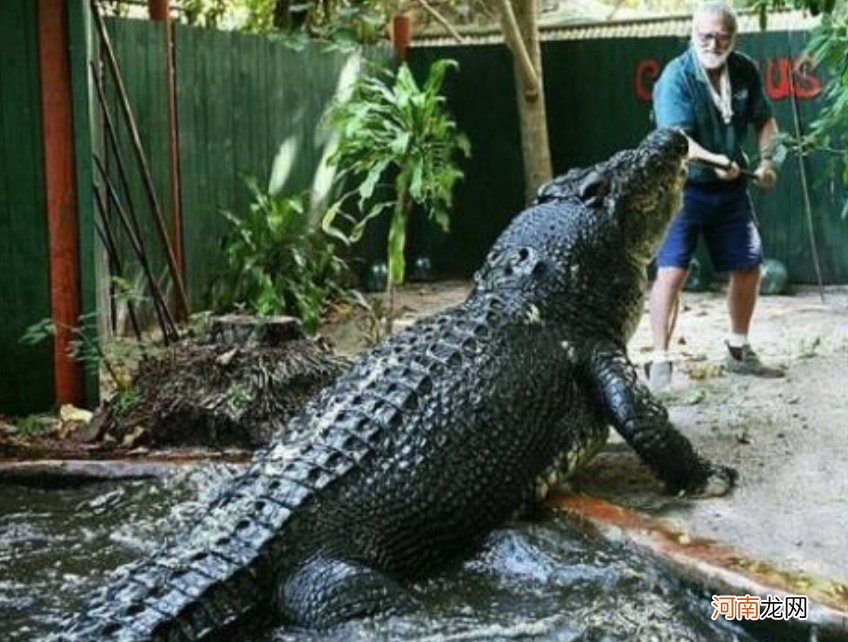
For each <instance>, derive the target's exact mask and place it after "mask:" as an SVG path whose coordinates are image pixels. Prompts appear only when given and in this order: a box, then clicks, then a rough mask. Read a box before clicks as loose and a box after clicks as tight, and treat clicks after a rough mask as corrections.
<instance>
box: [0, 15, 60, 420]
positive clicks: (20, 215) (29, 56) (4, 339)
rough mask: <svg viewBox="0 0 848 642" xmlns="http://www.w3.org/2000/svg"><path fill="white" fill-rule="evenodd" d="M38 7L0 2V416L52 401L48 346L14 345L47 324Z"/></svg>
mask: <svg viewBox="0 0 848 642" xmlns="http://www.w3.org/2000/svg"><path fill="white" fill-rule="evenodd" d="M36 9H37V3H35V2H32V0H3V1H2V2H0V413H10V414H25V413H28V412H31V411H33V410H43V409H44V408H47V407H49V406H50V405H51V404H52V400H53V350H52V344H51V343H50V342H45V343H42V344H40V345H38V346H35V347H33V346H25V345H21V344H20V343H19V342H18V339H19V338H20V337H21V335H23V333H24V331H25V330H26V328H27V327H28V326H29V325H31V324H32V323H34V322H36V321H39V320H40V319H43V318H45V317H49V316H50V290H49V288H50V281H49V257H48V240H47V219H46V216H45V200H44V199H45V194H44V157H43V152H42V139H41V131H42V130H41V108H40V105H41V95H40V87H39V71H38V38H37V10H36Z"/></svg>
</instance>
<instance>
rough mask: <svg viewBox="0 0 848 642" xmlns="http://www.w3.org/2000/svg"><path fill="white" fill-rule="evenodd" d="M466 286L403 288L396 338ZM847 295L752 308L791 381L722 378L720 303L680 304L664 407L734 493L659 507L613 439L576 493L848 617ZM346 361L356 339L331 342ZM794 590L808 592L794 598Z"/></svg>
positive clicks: (643, 339)
mask: <svg viewBox="0 0 848 642" xmlns="http://www.w3.org/2000/svg"><path fill="white" fill-rule="evenodd" d="M468 288H469V285H468V284H467V283H464V282H443V283H438V284H431V285H423V286H411V287H407V288H406V289H405V290H403V291H402V292H401V293H400V295H399V299H398V304H399V306H400V309H401V310H402V315H401V318H400V321H399V325H401V326H402V325H405V324H408V323H411V322H413V321H414V320H415V319H417V318H419V317H421V316H425V315H428V314H431V313H433V312H435V311H438V310H440V309H442V308H443V307H446V306H448V305H451V304H454V303H457V302H459V301H461V300H462V299H463V297H464V296H465V295H466V293H467V291H468ZM846 317H848V288H845V287H829V288H826V291H825V302H824V303H822V302H821V300H820V298H819V293H818V290H817V289H816V288H796V290H795V292H794V293H793V294H792V295H790V296H768V297H761V298H760V301H759V304H758V308H757V312H756V316H755V319H754V323H753V328H752V333H751V340H752V344H753V345H754V347H755V348H756V349H757V351H758V352H759V353H760V355H761V357H762V358H763V360H764V361H767V362H770V363H778V364H782V365H784V366H785V368H786V377H785V378H783V379H777V380H762V379H757V378H751V377H741V376H738V375H730V374H728V373H726V372H725V371H724V369H723V368H722V366H721V362H722V359H723V357H724V345H723V339H724V334H725V332H726V311H725V303H724V295H723V293H721V292H710V293H697V294H695V293H685V294H684V298H683V302H682V306H681V312H680V316H679V320H678V323H677V330H676V332H675V337H674V353H675V357H676V362H675V376H674V380H673V386H672V390H671V392H670V393H669V394H667V395H664V399H663V400H664V402H665V403H666V405H667V407H668V409H669V412H670V416H671V418H672V420H673V421H674V423H675V424H676V425H677V427H678V428H679V429H680V430H681V431H682V432H683V433H684V434H686V435H687V436H688V437H689V438H690V439H691V440H692V441H693V443H694V444H695V446H696V447H697V448H698V449H699V450H700V451H701V452H702V453H703V454H704V455H705V456H707V457H708V458H710V459H712V460H715V461H718V462H723V463H726V464H730V465H732V466H734V467H735V468H736V469H737V470H738V471H739V475H740V481H739V485H738V488H737V489H736V490H735V491H734V492H733V494H732V495H730V496H728V497H725V498H718V499H709V500H698V501H691V500H681V499H678V498H673V497H669V496H668V495H664V494H662V492H661V490H660V487H659V485H658V484H656V482H654V480H653V479H652V478H651V477H650V476H649V475H648V474H646V472H645V469H644V468H643V467H642V466H641V465H640V464H639V462H638V460H637V459H636V457H635V455H634V454H633V452H632V451H631V450H630V449H629V448H628V447H627V446H626V445H625V444H624V443H623V442H622V441H621V440H620V439H619V438H617V437H616V436H614V438H613V439H612V441H611V443H610V444H609V445H608V447H607V449H606V450H605V451H604V452H603V453H601V455H599V456H598V457H597V458H596V459H595V460H594V461H593V462H592V463H591V464H590V465H589V466H588V468H587V469H585V470H584V471H583V472H582V473H581V474H580V475H578V476H577V478H576V479H575V480H574V481H573V483H572V486H573V488H575V489H576V490H578V491H580V492H582V493H587V494H589V495H592V496H595V497H601V498H606V499H608V500H610V501H611V502H613V503H614V504H616V505H620V506H628V507H632V508H635V509H638V511H639V512H640V513H642V514H648V515H650V516H653V517H656V518H659V519H660V520H661V521H662V522H663V523H667V524H671V525H673V526H674V527H675V528H678V529H680V530H681V531H682V532H686V533H689V534H691V536H692V537H693V538H694V537H698V538H708V539H709V540H715V541H718V542H721V543H723V544H726V545H728V546H729V547H730V548H731V549H732V550H735V551H739V553H740V555H741V556H744V557H745V558H746V559H751V560H756V561H757V564H759V563H760V562H762V563H763V564H768V565H772V566H774V567H776V568H779V569H781V571H785V572H786V573H787V574H792V575H793V576H796V577H798V576H800V577H803V578H806V579H805V580H804V581H805V582H812V583H817V584H820V585H822V586H825V590H826V591H830V592H832V593H833V594H834V595H835V596H836V597H837V598H838V599H836V601H835V603H836V604H843V603H848V600H846V597H848V596H847V595H846V593H845V592H846V590H848V589H846V585H848V470H846V467H847V466H848V395H846V394H845V383H844V382H845V381H846V379H848V322H847V321H848V319H846ZM327 333H328V334H329V336H330V338H331V340H333V341H335V342H336V346H337V349H340V350H341V351H342V352H355V351H356V350H357V349H358V348H359V347H360V345H358V344H357V343H356V336H357V333H356V332H355V331H354V330H353V329H352V328H350V327H345V326H344V324H342V325H339V326H337V327H335V328H332V329H328V330H327ZM650 350H651V341H650V334H649V328H648V324H647V315H645V317H644V318H643V320H642V323H641V325H640V327H639V329H638V331H637V333H636V335H635V336H634V338H633V340H632V342H631V344H630V355H631V358H632V359H633V361H634V362H636V363H637V364H640V365H641V364H642V363H644V362H645V361H647V360H648V359H649V358H650ZM802 586H803V584H802Z"/></svg>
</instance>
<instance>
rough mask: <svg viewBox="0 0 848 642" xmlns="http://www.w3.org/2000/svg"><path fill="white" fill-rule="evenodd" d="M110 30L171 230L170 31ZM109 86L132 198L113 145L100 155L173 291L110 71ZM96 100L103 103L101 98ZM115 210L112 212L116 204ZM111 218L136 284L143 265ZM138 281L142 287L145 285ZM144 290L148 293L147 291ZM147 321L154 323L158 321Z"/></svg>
mask: <svg viewBox="0 0 848 642" xmlns="http://www.w3.org/2000/svg"><path fill="white" fill-rule="evenodd" d="M106 28H107V29H108V31H109V38H110V41H111V43H112V46H113V48H114V50H115V57H116V58H117V60H118V65H119V66H120V69H121V76H122V78H123V82H124V86H125V88H126V91H127V95H128V97H129V101H130V105H131V106H132V111H133V115H134V117H135V120H136V126H137V127H138V131H139V137H140V138H141V141H142V146H143V148H144V151H145V154H146V156H147V159H148V165H149V167H150V173H151V177H152V179H153V184H154V186H155V190H156V196H157V201H158V203H159V208H160V211H161V213H162V217H163V220H164V222H165V226H166V229H167V230H169V231H170V229H171V224H172V220H173V207H172V203H171V179H170V161H169V158H170V156H169V155H170V147H169V142H168V140H169V139H168V95H167V82H166V80H167V70H166V62H167V59H166V44H165V37H166V34H165V28H164V26H163V25H162V24H161V23H157V22H150V21H148V20H126V19H118V18H108V19H106ZM104 68H105V66H104ZM104 84H105V87H106V90H107V91H106V94H107V96H108V105H109V112H110V114H111V119H112V121H113V123H115V129H116V133H117V137H118V141H119V145H118V147H119V150H120V151H119V154H120V157H121V159H122V161H123V163H124V165H125V167H126V168H127V174H128V178H129V185H130V189H129V194H126V193H125V191H124V189H123V188H122V184H121V181H120V179H119V172H118V165H117V158H116V157H115V154H114V153H113V150H112V148H111V146H106V147H105V149H104V150H101V151H100V155H101V158H103V159H104V160H105V162H106V164H107V166H108V168H109V175H110V181H111V183H112V184H113V185H114V186H115V188H116V189H117V191H118V192H119V194H120V198H121V200H122V203H123V205H124V207H125V208H126V209H128V208H129V206H130V204H131V205H132V207H133V208H134V210H135V211H136V216H137V220H138V223H139V227H140V228H141V231H142V238H143V239H144V243H145V249H146V254H147V257H148V259H149V261H150V264H151V267H152V271H153V274H154V275H155V276H156V279H157V281H158V282H159V284H160V285H161V286H162V287H167V286H168V284H169V283H170V279H169V278H168V268H167V265H168V264H167V260H166V255H165V252H164V250H163V248H162V245H161V243H160V242H159V237H158V236H157V234H156V228H155V223H154V220H155V219H154V216H153V208H152V206H151V205H150V199H149V198H148V196H147V191H146V190H145V187H144V182H143V180H142V173H141V171H140V169H139V167H138V164H137V162H136V157H135V152H134V151H133V147H132V143H131V141H132V139H131V135H130V131H129V128H128V127H127V124H126V120H125V118H124V116H123V113H122V112H121V108H120V106H119V102H118V92H117V90H116V88H115V83H114V82H113V80H112V78H111V76H110V75H109V73H108V72H105V73H104ZM95 96H96V94H95ZM95 100H97V99H96V98H95ZM96 107H97V110H99V109H100V104H99V102H98V103H97V105H96ZM98 114H99V112H98ZM98 139H102V141H105V140H106V133H105V131H104V132H101V133H100V134H98ZM101 144H104V143H101ZM110 209H112V208H111V206H110ZM111 215H112V219H113V221H114V223H113V225H114V228H113V229H120V230H121V231H120V232H118V233H116V237H117V239H118V243H119V246H120V252H121V256H122V263H123V265H122V267H123V268H124V276H125V277H126V278H129V279H130V280H138V279H140V278H141V266H140V264H139V262H138V260H137V258H136V255H135V253H134V252H133V251H132V248H131V246H130V244H129V241H128V240H127V236H126V235H125V234H124V233H123V230H122V228H121V227H120V223H119V221H118V215H117V213H116V212H115V211H114V209H112V214H111ZM98 217H99V215H98ZM138 282H139V283H140V281H138ZM143 291H144V292H146V290H143ZM141 308H142V310H143V311H144V314H146V315H149V314H152V307H150V306H147V305H142V306H141ZM146 320H148V321H152V318H147V319H146Z"/></svg>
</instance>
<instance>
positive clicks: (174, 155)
mask: <svg viewBox="0 0 848 642" xmlns="http://www.w3.org/2000/svg"><path fill="white" fill-rule="evenodd" d="M147 6H148V10H149V11H150V19H151V20H154V21H156V22H163V23H165V34H166V35H165V48H166V49H167V61H166V65H165V69H166V70H167V71H166V73H167V75H168V79H167V85H168V87H167V90H168V132H169V134H168V138H169V147H170V174H171V212H172V217H171V221H172V222H171V247H172V248H173V250H174V262H175V263H176V266H177V270H179V273H180V276H181V277H182V278H183V280H185V266H184V265H183V220H182V209H181V198H180V156H179V133H178V129H177V86H176V75H175V73H174V29H173V26H172V24H171V7H170V0H147ZM176 304H177V305H176V312H177V313H176V317H177V320H184V319H186V318H187V317H188V310H186V309H185V308H184V307H183V305H182V301H181V300H180V298H179V297H176Z"/></svg>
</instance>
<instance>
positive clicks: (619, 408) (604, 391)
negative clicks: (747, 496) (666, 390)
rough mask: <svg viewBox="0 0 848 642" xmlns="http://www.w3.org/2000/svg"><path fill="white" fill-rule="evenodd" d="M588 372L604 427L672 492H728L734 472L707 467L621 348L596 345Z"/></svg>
mask: <svg viewBox="0 0 848 642" xmlns="http://www.w3.org/2000/svg"><path fill="white" fill-rule="evenodd" d="M588 367H589V373H590V378H591V381H592V383H593V384H594V386H595V389H596V393H597V395H598V398H599V401H600V403H601V405H602V407H603V408H604V409H605V411H606V413H607V416H608V420H609V422H610V423H611V424H612V425H613V426H614V427H615V429H616V430H618V432H619V433H620V434H621V436H622V437H624V439H625V440H626V441H627V443H629V444H630V445H631V446H632V447H633V448H634V449H635V450H636V452H637V453H638V454H639V456H640V457H641V458H642V460H643V461H644V462H645V463H646V464H647V465H648V466H649V467H650V468H651V470H653V471H654V473H655V474H656V475H657V476H659V477H660V478H661V479H662V480H663V481H664V482H665V484H666V486H667V487H668V489H669V490H670V491H672V492H679V491H686V492H689V493H693V494H697V495H702V496H719V495H724V494H726V493H727V492H729V491H730V489H731V488H733V485H734V483H735V481H736V476H737V475H736V471H735V470H733V469H732V468H728V467H726V466H719V465H715V464H712V463H710V462H709V461H707V460H706V459H704V458H703V457H701V456H700V455H699V454H698V453H697V452H695V449H694V448H693V447H692V444H691V443H690V442H689V440H688V439H687V438H686V437H684V436H683V435H682V434H681V433H680V432H679V431H678V430H677V429H676V428H675V427H674V426H673V425H672V423H671V422H670V421H669V419H668V413H667V412H666V409H665V408H663V407H662V405H660V404H659V403H658V402H657V400H656V399H654V397H653V395H651V393H650V391H649V390H648V388H647V387H646V386H645V385H643V384H642V383H640V382H639V380H638V378H637V375H636V368H635V367H634V366H633V364H632V363H630V360H629V359H628V358H627V354H626V353H625V352H624V350H623V349H621V348H619V347H617V346H613V345H606V346H604V345H602V346H596V347H595V349H594V350H593V351H592V353H591V355H590V357H589V359H588Z"/></svg>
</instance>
